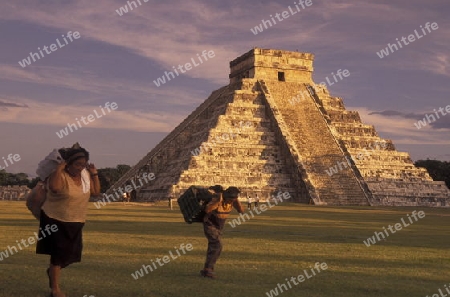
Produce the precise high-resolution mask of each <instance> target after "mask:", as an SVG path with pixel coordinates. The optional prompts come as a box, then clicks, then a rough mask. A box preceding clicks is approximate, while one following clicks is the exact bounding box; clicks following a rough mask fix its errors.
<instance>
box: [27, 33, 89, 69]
mask: <svg viewBox="0 0 450 297" xmlns="http://www.w3.org/2000/svg"><path fill="white" fill-rule="evenodd" d="M62 37H63V39H64V42H65V44H62V43H61V42H60V41H59V38H56V43H57V44H58V46H56V44H55V43H52V44H50V46H44V47H43V48H42V50H44V52H45V53H46V54H47V55H50V54H51V53H52V52H56V51H57V50H58V49H60V48H63V47H65V46H66V45H68V44H69V42H68V41H67V39H66V37H67V38H68V39H69V40H70V42H73V41H74V39H79V38H80V37H81V35H80V32H78V31H75V32H73V33H72V31H69V32H67V36H64V34H63V35H62ZM48 49H50V51H49V50H48ZM42 50H41V48H40V47H38V51H39V53H40V54H41V56H39V54H38V53H33V52H30V55H29V56H28V57H27V58H25V59H23V60H22V61H19V65H20V66H22V68H25V67H27V66H28V65H31V60H33V62H36V58H37V60H40V59H41V58H43V57H44V53H43V52H42Z"/></svg>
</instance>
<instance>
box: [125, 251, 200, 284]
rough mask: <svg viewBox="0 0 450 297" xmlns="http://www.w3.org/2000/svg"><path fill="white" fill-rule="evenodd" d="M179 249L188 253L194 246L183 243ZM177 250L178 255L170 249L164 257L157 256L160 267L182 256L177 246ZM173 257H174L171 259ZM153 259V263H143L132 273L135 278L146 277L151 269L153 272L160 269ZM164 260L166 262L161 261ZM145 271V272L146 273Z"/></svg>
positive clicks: (184, 253)
mask: <svg viewBox="0 0 450 297" xmlns="http://www.w3.org/2000/svg"><path fill="white" fill-rule="evenodd" d="M179 249H180V250H181V251H182V252H183V255H186V251H188V252H190V251H192V250H193V249H194V247H193V246H192V244H190V243H188V244H186V245H185V244H184V243H182V244H181V245H180V247H179ZM175 252H176V253H177V255H178V256H175V255H174V254H173V253H172V251H169V255H170V257H169V256H167V255H166V256H164V257H162V258H156V262H157V263H158V265H159V267H163V266H164V264H168V263H169V262H170V261H172V260H175V259H177V258H178V257H180V256H181V253H180V251H179V250H178V248H177V247H175ZM171 258H172V259H171ZM151 261H152V264H151V265H145V264H144V265H142V268H141V269H139V270H136V271H135V272H134V273H132V274H131V276H132V277H133V278H134V280H137V279H139V278H140V277H144V276H145V274H149V270H150V272H153V270H156V269H158V266H156V263H155V262H153V260H151ZM161 261H162V262H164V263H161ZM144 271H145V274H144Z"/></svg>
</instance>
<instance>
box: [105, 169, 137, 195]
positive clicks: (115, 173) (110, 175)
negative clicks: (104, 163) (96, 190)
mask: <svg viewBox="0 0 450 297" xmlns="http://www.w3.org/2000/svg"><path fill="white" fill-rule="evenodd" d="M130 168H131V166H129V165H123V164H120V165H117V166H116V168H110V167H108V168H102V169H99V170H98V178H99V180H100V185H101V188H100V190H101V192H102V193H104V192H106V190H108V189H109V188H110V187H111V186H112V185H113V184H114V183H115V182H116V181H118V180H119V178H120V177H121V176H122V175H124V174H125V173H127V172H128V170H130Z"/></svg>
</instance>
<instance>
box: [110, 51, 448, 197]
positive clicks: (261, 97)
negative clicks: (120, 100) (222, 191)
mask: <svg viewBox="0 0 450 297" xmlns="http://www.w3.org/2000/svg"><path fill="white" fill-rule="evenodd" d="M313 59H314V56H313V55H312V54H309V53H299V52H289V51H283V50H272V49H259V48H255V49H253V50H251V51H249V52H247V53H245V54H244V55H242V56H240V57H238V58H236V59H235V60H233V61H232V62H230V68H231V71H230V75H229V77H230V84H229V85H227V86H225V87H222V88H220V89H218V90H216V91H214V92H213V93H212V94H211V95H210V96H209V98H208V99H207V100H205V101H204V102H203V103H202V104H201V105H200V106H199V107H198V108H197V109H196V110H195V111H194V112H192V113H191V114H190V115H189V116H188V117H187V118H186V119H185V120H184V121H183V122H182V123H181V124H179V125H178V126H177V127H176V128H175V129H174V130H173V131H172V132H171V133H170V134H169V135H168V136H167V137H166V138H164V139H163V140H162V141H161V142H160V143H159V144H158V145H157V146H156V147H154V148H153V149H152V150H151V151H150V152H149V153H148V154H147V155H146V156H145V157H144V158H143V159H142V160H141V161H139V162H138V163H137V164H136V165H135V166H134V167H133V168H132V169H131V170H130V171H129V172H128V173H126V174H125V175H124V176H122V177H121V178H120V180H119V181H118V182H117V183H115V184H114V185H113V186H112V187H111V188H110V189H109V190H108V193H112V192H114V191H117V189H118V188H119V187H124V186H125V185H136V184H138V183H137V180H138V179H139V178H140V177H141V176H142V174H143V173H144V172H147V173H150V172H152V173H154V174H155V177H156V178H155V179H154V180H153V181H150V182H149V183H147V184H144V185H143V186H140V187H139V188H138V189H137V190H133V191H132V193H131V197H132V199H133V200H137V201H155V200H163V199H169V198H177V197H179V196H180V195H181V194H182V193H183V192H184V191H185V190H186V189H187V188H188V187H189V186H191V185H201V186H209V185H214V184H221V185H223V186H224V187H228V186H237V187H239V188H240V189H241V191H242V193H241V196H242V197H245V196H246V195H247V194H250V195H251V196H252V197H255V194H258V196H259V197H260V198H262V199H265V198H269V197H271V196H272V195H276V194H277V193H278V192H279V191H282V192H285V191H288V192H289V193H290V195H291V197H292V199H293V200H294V201H297V202H302V203H311V204H316V205H405V206H406V205H408V206H415V205H423V206H448V205H450V191H449V189H448V188H447V187H446V186H445V183H444V182H437V181H433V180H432V179H431V178H430V176H429V175H428V173H427V171H426V170H425V169H423V168H416V167H415V166H414V164H413V162H412V160H411V158H410V156H409V154H408V153H404V152H398V151H396V149H395V147H394V145H393V143H392V141H390V140H386V139H382V138H380V137H379V136H378V134H377V132H376V131H375V128H374V127H373V126H371V125H365V124H363V123H362V122H361V119H360V117H359V114H358V112H356V111H348V110H346V109H345V107H344V104H343V102H342V99H341V98H338V97H333V96H331V95H330V94H329V92H328V90H327V88H326V86H324V85H316V84H315V83H314V82H313V80H312V71H313ZM129 189H130V187H129Z"/></svg>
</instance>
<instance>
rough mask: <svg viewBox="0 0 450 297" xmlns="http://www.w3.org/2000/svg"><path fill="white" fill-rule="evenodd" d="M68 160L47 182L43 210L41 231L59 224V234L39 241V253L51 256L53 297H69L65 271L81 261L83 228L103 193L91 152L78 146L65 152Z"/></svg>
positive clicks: (49, 274) (63, 155) (63, 152)
mask: <svg viewBox="0 0 450 297" xmlns="http://www.w3.org/2000/svg"><path fill="white" fill-rule="evenodd" d="M60 152H61V156H62V158H63V159H64V161H62V162H61V163H60V164H59V165H58V166H57V168H56V170H55V171H53V172H52V173H51V174H50V176H49V177H48V180H47V197H46V200H45V202H44V204H43V206H42V208H41V216H40V228H45V226H46V225H50V226H51V225H56V226H57V227H58V229H57V230H58V231H57V232H55V233H52V234H51V236H46V237H45V238H42V239H41V240H40V241H38V243H37V246H36V253H37V254H46V255H50V267H49V268H48V269H47V275H48V278H49V286H50V288H51V294H50V296H51V297H65V296H66V295H65V294H64V293H62V291H61V289H60V287H59V280H60V275H61V269H62V268H65V267H67V266H68V265H70V264H72V263H76V262H80V261H81V252H82V248H83V243H82V229H83V227H84V224H85V221H86V213H87V207H88V202H89V198H90V197H91V195H92V196H98V195H99V194H100V182H99V179H98V173H97V169H96V168H95V166H94V164H88V161H89V153H88V152H87V151H86V150H85V149H84V148H82V147H80V146H79V145H78V143H77V144H75V145H74V146H73V147H72V148H70V149H66V150H65V151H61V150H60Z"/></svg>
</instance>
